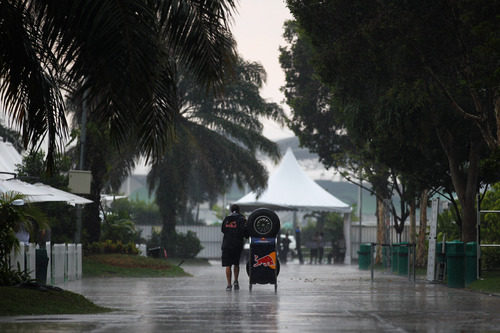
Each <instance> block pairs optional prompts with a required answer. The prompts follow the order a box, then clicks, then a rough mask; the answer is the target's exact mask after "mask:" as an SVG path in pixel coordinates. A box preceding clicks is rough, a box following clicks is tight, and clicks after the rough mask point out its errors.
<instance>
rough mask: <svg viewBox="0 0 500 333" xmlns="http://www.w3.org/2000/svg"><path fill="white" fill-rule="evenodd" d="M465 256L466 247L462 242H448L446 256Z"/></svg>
mask: <svg viewBox="0 0 500 333" xmlns="http://www.w3.org/2000/svg"><path fill="white" fill-rule="evenodd" d="M464 254H465V246H464V242H461V241H457V240H455V241H451V242H446V255H447V256H453V255H464Z"/></svg>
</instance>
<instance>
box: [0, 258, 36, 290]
mask: <svg viewBox="0 0 500 333" xmlns="http://www.w3.org/2000/svg"><path fill="white" fill-rule="evenodd" d="M33 281H34V280H33V279H32V278H31V276H30V274H29V272H27V271H21V267H20V266H19V263H18V264H17V270H12V269H9V268H8V267H5V266H4V267H1V268H0V286H15V285H18V284H21V283H27V282H33Z"/></svg>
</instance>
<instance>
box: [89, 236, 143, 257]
mask: <svg viewBox="0 0 500 333" xmlns="http://www.w3.org/2000/svg"><path fill="white" fill-rule="evenodd" d="M108 253H121V254H138V253H139V250H138V249H137V247H136V246H135V244H134V243H133V242H129V243H127V244H123V243H122V242H121V241H116V242H115V241H112V240H109V239H108V240H105V241H102V242H94V243H90V244H88V245H87V247H86V248H85V254H108Z"/></svg>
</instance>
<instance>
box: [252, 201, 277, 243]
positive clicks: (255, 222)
mask: <svg viewBox="0 0 500 333" xmlns="http://www.w3.org/2000/svg"><path fill="white" fill-rule="evenodd" d="M247 228H248V234H249V235H250V236H251V237H266V238H271V237H276V236H277V235H278V232H279V231H280V219H279V217H278V215H276V213H275V212H273V211H272V210H270V209H267V208H258V209H256V210H254V211H253V212H252V213H251V214H250V216H249V217H248V222H247Z"/></svg>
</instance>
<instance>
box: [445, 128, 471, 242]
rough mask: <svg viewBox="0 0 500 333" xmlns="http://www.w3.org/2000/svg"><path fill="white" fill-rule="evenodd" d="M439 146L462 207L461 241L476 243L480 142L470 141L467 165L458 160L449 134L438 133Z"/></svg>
mask: <svg viewBox="0 0 500 333" xmlns="http://www.w3.org/2000/svg"><path fill="white" fill-rule="evenodd" d="M438 136H439V139H440V141H441V145H442V146H443V149H444V151H445V153H446V157H447V158H448V164H449V167H450V175H451V180H452V183H453V188H454V189H455V192H456V194H457V197H458V202H459V203H460V206H461V207H462V241H464V242H471V241H476V223H477V211H476V195H477V191H478V188H479V159H480V155H479V151H480V148H481V143H480V141H478V140H476V141H471V143H470V147H469V156H468V165H467V166H466V167H465V166H463V163H462V162H461V161H460V160H459V158H458V156H457V153H456V151H455V147H454V140H453V137H452V135H451V133H449V132H445V133H439V132H438Z"/></svg>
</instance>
